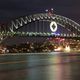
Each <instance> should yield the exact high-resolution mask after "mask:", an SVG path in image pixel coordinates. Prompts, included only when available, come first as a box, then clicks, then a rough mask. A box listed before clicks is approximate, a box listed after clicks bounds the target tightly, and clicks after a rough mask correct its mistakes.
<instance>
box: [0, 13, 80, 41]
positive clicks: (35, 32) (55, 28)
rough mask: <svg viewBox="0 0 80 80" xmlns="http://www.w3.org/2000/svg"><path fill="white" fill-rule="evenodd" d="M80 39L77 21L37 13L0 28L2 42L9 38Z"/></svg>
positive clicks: (55, 15) (52, 14)
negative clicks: (15, 36)
mask: <svg viewBox="0 0 80 80" xmlns="http://www.w3.org/2000/svg"><path fill="white" fill-rule="evenodd" d="M14 35H18V36H28V37H29V36H30V37H32V36H35V37H36V36H42V37H46V36H47V37H66V38H68V37H71V38H73V37H80V25H79V24H78V23H76V22H75V21H73V20H71V19H69V18H67V17H64V16H61V15H57V14H54V13H53V12H46V13H37V14H32V15H28V16H23V17H20V18H16V19H14V20H11V21H10V22H9V23H8V24H7V25H6V26H5V25H4V26H0V41H1V42H2V41H3V40H4V39H6V38H7V37H8V36H14Z"/></svg>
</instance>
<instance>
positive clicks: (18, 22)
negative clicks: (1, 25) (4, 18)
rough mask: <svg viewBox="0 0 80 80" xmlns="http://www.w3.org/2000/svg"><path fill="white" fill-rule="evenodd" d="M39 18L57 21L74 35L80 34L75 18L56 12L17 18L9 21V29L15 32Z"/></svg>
mask: <svg viewBox="0 0 80 80" xmlns="http://www.w3.org/2000/svg"><path fill="white" fill-rule="evenodd" d="M37 20H44V21H55V22H56V23H57V24H59V25H61V26H62V27H64V28H65V29H67V30H69V31H71V32H72V33H73V35H74V36H75V35H77V36H79V35H80V25H79V24H78V23H76V22H74V21H73V20H71V19H69V18H66V17H63V16H60V15H56V14H49V13H39V14H33V15H29V16H25V17H20V18H18V19H15V20H13V21H11V22H10V23H9V25H8V27H9V31H11V32H15V30H17V29H19V28H21V27H23V26H24V25H27V24H28V23H31V22H33V21H37Z"/></svg>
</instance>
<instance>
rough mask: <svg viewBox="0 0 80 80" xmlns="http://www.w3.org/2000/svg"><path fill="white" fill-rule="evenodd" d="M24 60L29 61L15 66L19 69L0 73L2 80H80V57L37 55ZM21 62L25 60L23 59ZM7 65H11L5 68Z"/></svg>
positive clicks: (0, 79)
mask: <svg viewBox="0 0 80 80" xmlns="http://www.w3.org/2000/svg"><path fill="white" fill-rule="evenodd" d="M23 58H24V57H23ZM19 59H20V58H19ZM24 59H25V60H27V61H26V62H25V63H17V64H13V65H14V67H18V69H12V70H6V71H5V70H4V71H3V70H2V71H0V80H79V79H80V74H79V71H80V64H79V61H80V57H79V56H61V55H35V56H27V57H26V58H24ZM20 60H23V59H22V57H21V59H20ZM24 64H25V65H24ZM7 65H11V64H6V65H5V66H6V67H7ZM22 65H23V66H22ZM3 66H4V65H3ZM24 66H25V67H24ZM10 67H11V66H10ZM19 67H22V68H19ZM23 67H24V68H23ZM0 68H1V67H0Z"/></svg>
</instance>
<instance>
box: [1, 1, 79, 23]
mask: <svg viewBox="0 0 80 80" xmlns="http://www.w3.org/2000/svg"><path fill="white" fill-rule="evenodd" d="M50 8H53V9H54V13H55V14H58V15H63V16H66V17H68V18H71V19H72V20H74V21H76V22H78V23H79V24H80V0H0V22H7V21H10V20H11V19H15V18H18V17H20V16H24V15H29V14H33V13H40V12H45V9H50Z"/></svg>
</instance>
